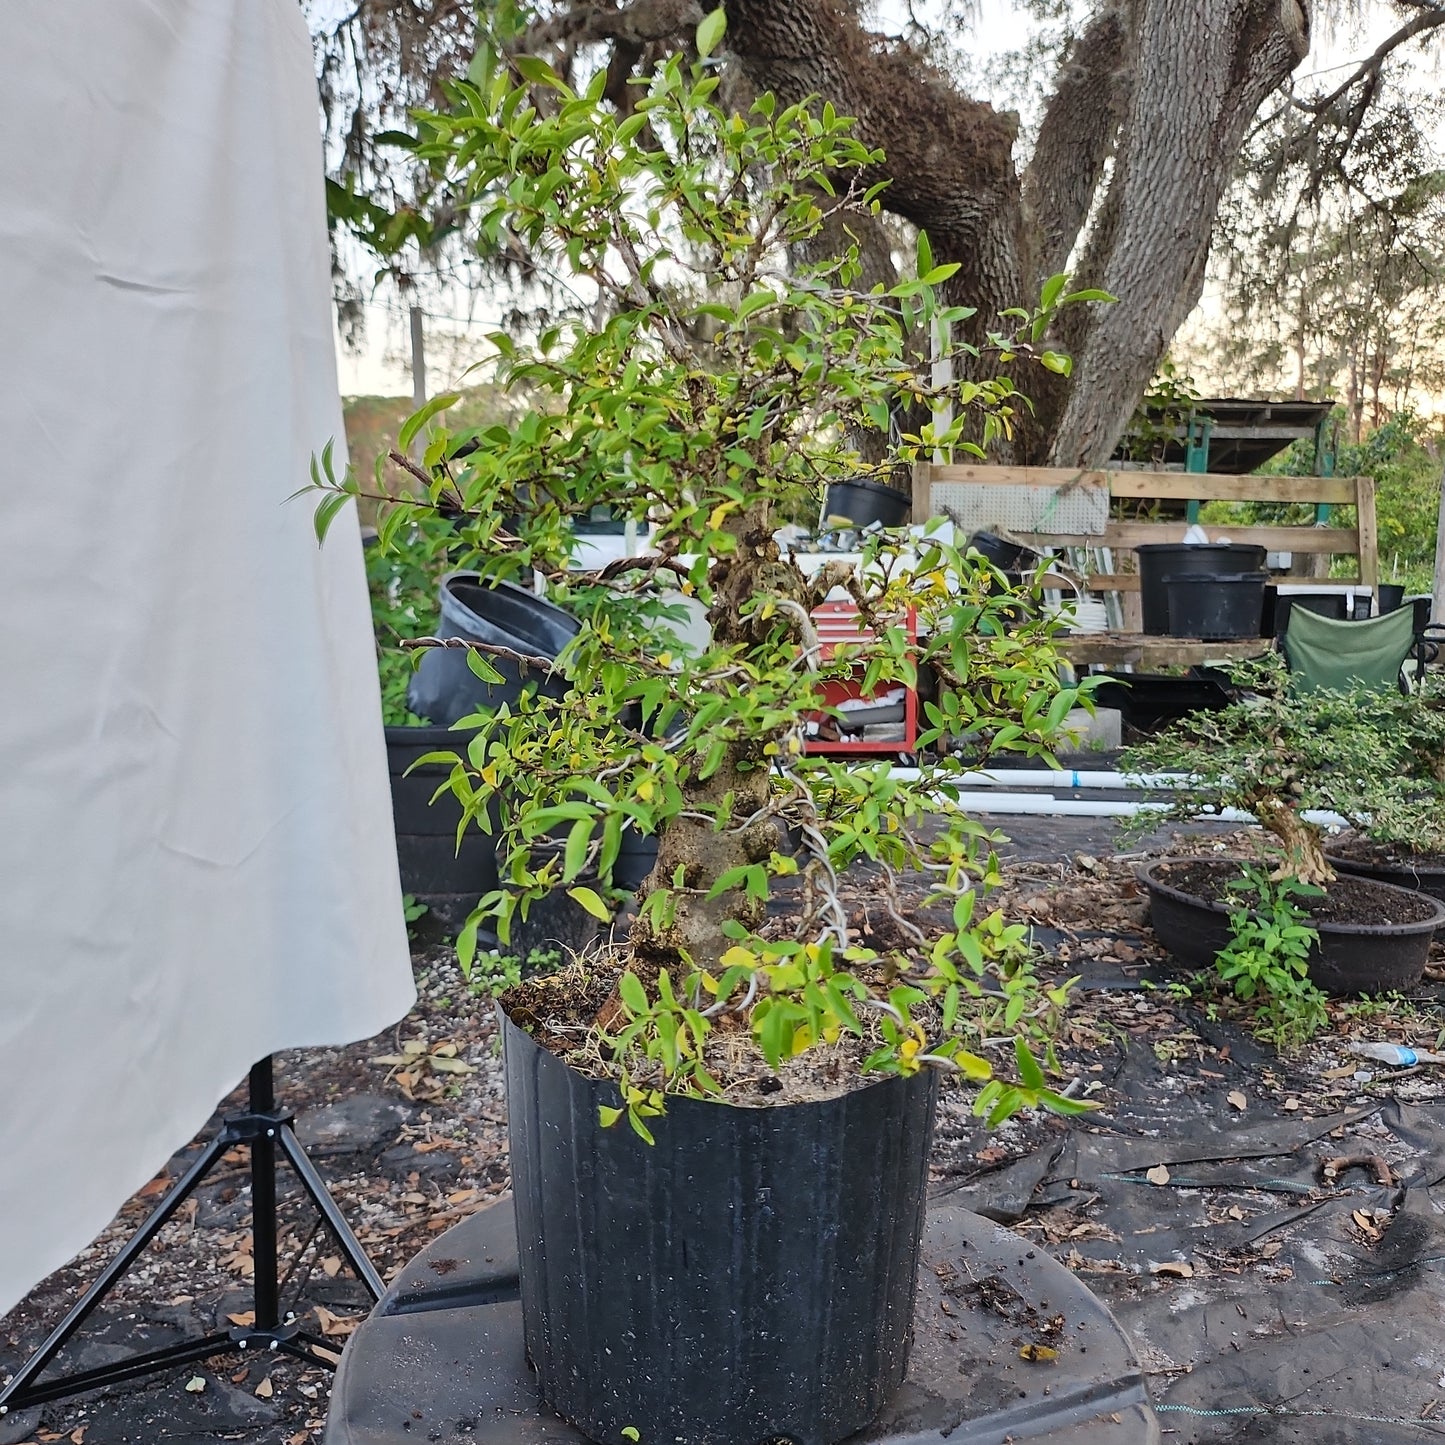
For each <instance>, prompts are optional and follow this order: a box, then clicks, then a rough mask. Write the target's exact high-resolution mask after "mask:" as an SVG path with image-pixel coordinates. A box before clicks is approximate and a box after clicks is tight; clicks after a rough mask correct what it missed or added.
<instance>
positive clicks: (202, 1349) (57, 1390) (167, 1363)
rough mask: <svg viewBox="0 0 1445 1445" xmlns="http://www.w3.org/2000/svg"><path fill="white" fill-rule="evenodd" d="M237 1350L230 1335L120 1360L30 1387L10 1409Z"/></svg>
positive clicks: (18, 1408) (56, 1398)
mask: <svg viewBox="0 0 1445 1445" xmlns="http://www.w3.org/2000/svg"><path fill="white" fill-rule="evenodd" d="M235 1348H236V1347H235V1345H234V1344H233V1343H232V1342H231V1337H230V1336H229V1335H206V1336H204V1337H203V1338H201V1339H196V1340H182V1341H180V1342H179V1343H178V1344H174V1345H166V1346H164V1347H163V1348H161V1349H158V1350H148V1351H147V1352H146V1353H145V1354H143V1355H132V1356H131V1357H130V1359H128V1360H118V1361H117V1362H116V1363H115V1364H113V1365H101V1366H100V1367H99V1368H98V1369H94V1370H82V1371H81V1372H80V1373H78V1374H74V1375H62V1376H61V1377H60V1378H59V1379H58V1380H42V1381H41V1382H40V1383H39V1384H38V1385H30V1386H27V1387H26V1388H25V1389H24V1390H23V1391H22V1392H21V1393H20V1394H19V1395H16V1396H14V1397H13V1398H12V1400H11V1402H10V1404H9V1405H7V1406H6V1408H7V1409H13V1410H26V1409H29V1407H30V1406H31V1405H44V1404H47V1403H49V1402H50V1401H51V1400H65V1399H68V1398H69V1397H70V1396H72V1395H82V1394H84V1393H85V1392H86V1391H88V1390H104V1389H106V1388H107V1387H108V1386H111V1385H123V1384H125V1383H126V1382H127V1381H128V1380H139V1379H140V1378H142V1377H143V1376H145V1375H153V1374H155V1373H156V1372H157V1371H158V1370H168V1369H174V1368H175V1366H177V1365H185V1364H191V1363H199V1362H200V1361H201V1360H209V1359H210V1358H211V1357H212V1356H213V1355H223V1354H226V1353H228V1352H229V1351H232V1350H234V1349H235Z"/></svg>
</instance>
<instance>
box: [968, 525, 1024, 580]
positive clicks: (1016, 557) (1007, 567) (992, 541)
mask: <svg viewBox="0 0 1445 1445" xmlns="http://www.w3.org/2000/svg"><path fill="white" fill-rule="evenodd" d="M967 546H968V547H972V548H974V549H975V550H976V551H979V552H982V553H983V555H984V556H985V557H987V558H988V560H989V561H990V562H992V563H993V565H994V566H995V567H997V568H998V569H999V571H1001V572H1013V571H1016V570H1017V569H1018V565H1019V563H1020V562H1022V561H1023V559H1024V557H1025V555H1026V554H1027V551H1028V549H1027V548H1025V547H1021V546H1019V544H1018V543H1017V542H1010V541H1007V540H1006V539H1005V538H1003V537H1000V536H999V535H998V534H997V533H996V532H975V533H974V534H973V536H971V537H970V538H969V539H968V544H967ZM965 550H967V547H966V548H965Z"/></svg>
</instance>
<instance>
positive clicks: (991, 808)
mask: <svg viewBox="0 0 1445 1445" xmlns="http://www.w3.org/2000/svg"><path fill="white" fill-rule="evenodd" d="M904 772H912V773H914V774H915V775H916V772H917V770H916V769H903V768H896V769H894V775H895V776H897V775H898V774H900V773H904ZM939 801H940V802H943V801H952V800H945V799H943V798H942V797H940V799H939ZM957 807H958V808H960V809H961V810H962V811H963V812H965V813H991V814H993V815H994V816H996V817H1009V816H1018V815H1022V814H1030V813H1032V814H1039V815H1042V816H1044V817H1050V818H1133V817H1136V816H1137V815H1138V814H1140V813H1168V811H1169V808H1170V805H1169V804H1168V803H1147V802H1135V801H1133V800H1131V799H1127V798H1056V797H1054V796H1053V795H1052V794H1051V793H995V792H982V793H960V794H959V795H958V799H957ZM1300 816H1301V817H1302V818H1303V819H1304V820H1305V822H1307V823H1318V824H1319V825H1320V826H1321V827H1326V828H1342V827H1345V826H1346V825H1347V822H1348V820H1347V819H1346V818H1343V817H1342V816H1341V815H1340V814H1339V813H1328V812H1324V811H1321V810H1319V809H1313V808H1311V809H1307V810H1306V811H1305V812H1303V813H1301V814H1300ZM1181 821H1183V820H1182V819H1181ZM1191 821H1195V822H1201V823H1256V822H1258V819H1257V818H1256V817H1255V816H1254V814H1253V813H1246V812H1244V811H1243V810H1242V809H1240V808H1216V809H1214V810H1213V811H1212V812H1208V813H1197V814H1195V815H1193V818H1192V820H1191Z"/></svg>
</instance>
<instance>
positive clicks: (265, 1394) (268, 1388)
mask: <svg viewBox="0 0 1445 1445" xmlns="http://www.w3.org/2000/svg"><path fill="white" fill-rule="evenodd" d="M255 1393H256V1394H257V1395H259V1396H260V1397H261V1399H263V1400H269V1399H270V1398H271V1396H272V1395H274V1394H275V1393H276V1387H275V1386H274V1385H273V1384H272V1383H271V1377H270V1375H267V1376H266V1378H265V1379H264V1380H262V1381H261V1383H260V1384H259V1385H257V1386H256V1390H255Z"/></svg>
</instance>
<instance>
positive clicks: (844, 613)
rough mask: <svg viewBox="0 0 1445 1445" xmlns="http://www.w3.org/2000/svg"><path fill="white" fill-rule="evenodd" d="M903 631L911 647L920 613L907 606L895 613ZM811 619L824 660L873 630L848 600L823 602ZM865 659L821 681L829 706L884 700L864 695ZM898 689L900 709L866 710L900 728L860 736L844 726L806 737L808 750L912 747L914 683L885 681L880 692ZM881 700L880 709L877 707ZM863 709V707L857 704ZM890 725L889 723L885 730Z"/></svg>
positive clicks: (867, 638) (915, 725) (830, 751)
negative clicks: (844, 674) (838, 731)
mask: <svg viewBox="0 0 1445 1445" xmlns="http://www.w3.org/2000/svg"><path fill="white" fill-rule="evenodd" d="M899 621H900V623H901V624H902V626H903V628H904V631H905V633H906V635H907V638H908V641H909V644H910V647H911V646H913V645H914V644H916V643H917V641H918V614H917V613H916V612H915V611H914V610H913V609H912V608H911V607H910V608H909V609H908V611H907V612H906V613H904V614H903V615H902V616H901V617H900V618H899ZM813 625H814V627H816V628H817V630H818V643H819V657H820V659H821V660H822V661H824V662H829V661H831V660H832V658H833V656H834V654H835V653H836V652H837V650H838V648H839V647H841V646H845V645H849V644H852V645H854V646H856V645H857V644H859V643H864V642H870V641H872V640H873V638H874V636H875V633H874V631H873V629H872V628H870V627H868V626H866V625H865V624H864V622H863V620H862V618H861V617H860V616H859V615H858V609H857V607H855V606H854V604H853V603H852V602H824V603H823V604H822V605H821V606H819V607H818V608H817V609H816V611H814V613H813ZM863 673H864V664H863V663H861V662H860V663H859V664H858V666H857V667H856V668H855V669H854V675H853V676H852V677H851V678H837V679H834V680H831V681H828V682H826V683H824V685H823V692H824V697H825V700H826V701H827V703H828V705H829V706H830V707H839V706H844V711H845V712H847V711H848V709H847V707H846V706H845V705H846V704H847V703H850V702H851V703H857V704H866V703H869V702H878V703H880V704H881V703H882V698H880V697H879V695H878V694H876V693H875V694H874V695H873V696H871V697H869V696H865V694H864V692H863ZM895 690H900V691H901V692H902V693H903V696H902V698H901V699H900V700H899V702H900V703H901V711H899V712H895V711H894V710H893V709H892V708H889V709H888V713H887V715H886V716H877V715H876V714H873V710H872V709H869V710H868V712H869V713H870V714H873V716H874V717H876V721H877V722H878V723H880V724H883V723H891V724H894V725H895V726H896V727H897V728H898V729H899V732H898V736H897V737H887V738H867V739H865V738H863V737H853V736H850V735H849V734H847V733H846V732H845V733H844V734H843V736H842V737H840V738H837V739H833V738H821V737H810V738H809V739H808V742H807V751H808V752H810V753H826V754H829V755H833V754H840V755H846V754H850V753H869V754H872V755H874V756H877V755H879V754H896V753H912V752H914V751H915V750H916V748H917V744H918V690H917V689H916V688H912V687H904V686H903V685H902V684H901V683H896V682H893V683H886V684H884V685H883V696H884V697H886V694H887V693H889V692H893V691H895ZM881 710H882V709H881V706H880V709H879V711H881ZM860 712H861V709H860ZM820 720H822V721H826V722H830V723H834V724H836V723H837V719H836V718H827V719H820ZM893 730H894V727H893V726H890V727H889V731H890V732H892V731H893Z"/></svg>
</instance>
